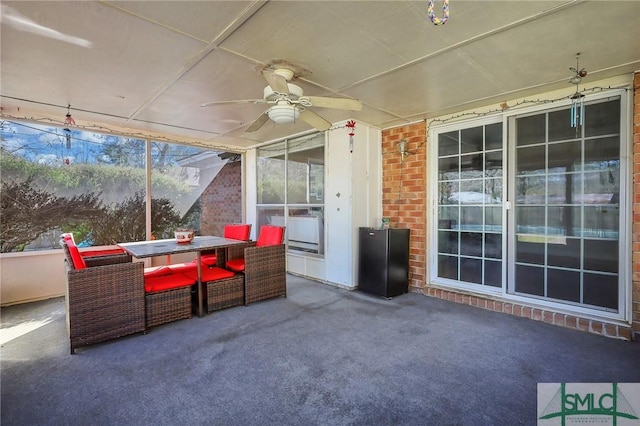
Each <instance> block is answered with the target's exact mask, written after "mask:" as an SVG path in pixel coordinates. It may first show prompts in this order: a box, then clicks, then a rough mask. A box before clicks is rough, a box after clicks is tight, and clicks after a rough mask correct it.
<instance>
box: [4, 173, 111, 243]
mask: <svg viewBox="0 0 640 426" xmlns="http://www.w3.org/2000/svg"><path fill="white" fill-rule="evenodd" d="M99 195H100V194H96V193H85V194H80V195H76V196H73V197H71V198H67V197H60V196H56V195H54V194H52V193H50V192H48V191H44V190H41V189H37V188H36V187H35V186H34V183H33V178H28V179H26V180H24V181H22V182H14V181H12V182H6V181H3V182H2V192H1V194H0V217H2V221H0V252H3V253H7V252H11V251H21V250H23V249H24V247H25V246H26V245H27V244H29V243H30V242H32V241H34V240H35V239H36V238H38V237H39V236H40V235H41V234H42V233H44V232H47V231H49V230H51V229H55V228H57V227H60V226H69V227H73V225H74V224H81V223H87V222H93V221H95V220H97V219H99V217H100V216H101V215H102V214H103V212H104V209H103V207H102V204H101V202H100V199H99Z"/></svg>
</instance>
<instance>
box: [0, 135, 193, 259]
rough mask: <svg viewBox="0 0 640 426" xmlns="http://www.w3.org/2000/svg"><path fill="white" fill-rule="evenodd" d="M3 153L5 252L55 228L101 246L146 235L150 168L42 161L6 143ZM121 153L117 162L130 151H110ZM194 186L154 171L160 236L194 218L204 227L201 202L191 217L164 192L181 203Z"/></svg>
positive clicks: (1, 236) (0, 241) (0, 226)
mask: <svg viewBox="0 0 640 426" xmlns="http://www.w3.org/2000/svg"><path fill="white" fill-rule="evenodd" d="M134 148H135V149H137V148H136V147H133V148H132V149H134ZM0 154H1V155H0V169H1V170H2V194H0V195H1V201H2V210H1V212H0V214H1V215H2V216H1V218H2V220H1V221H0V251H1V252H11V251H22V250H24V249H25V247H26V246H27V245H29V244H30V243H32V242H34V241H35V240H36V239H38V237H39V236H40V235H42V234H44V233H46V232H50V231H52V230H60V231H62V232H72V233H73V234H74V238H75V239H76V241H77V242H79V243H80V242H82V241H86V242H90V243H93V244H95V245H103V244H112V243H115V242H123V241H139V240H144V239H146V229H145V199H144V193H145V182H146V173H145V169H144V167H143V168H140V167H135V166H133V165H131V164H129V165H127V164H124V165H113V164H112V163H113V161H112V160H113V159H112V160H110V161H111V162H110V163H108V164H87V163H78V164H74V163H71V164H64V163H61V164H53V165H52V164H51V163H49V164H38V163H35V162H33V161H29V160H28V159H25V158H22V157H20V156H18V155H15V154H12V153H9V152H7V151H6V150H4V149H2V147H0ZM116 154H117V155H120V157H118V158H120V160H118V161H116V162H118V163H126V161H125V157H126V156H127V155H128V152H127V151H126V150H123V151H121V152H118V150H116V149H114V151H113V152H111V153H110V154H109V155H111V156H113V157H116ZM104 158H107V157H104ZM191 190H192V189H191V188H190V187H189V186H188V185H187V183H186V182H185V181H184V180H181V179H178V178H176V177H172V176H168V175H165V174H162V173H155V174H154V176H153V181H152V191H153V193H154V194H158V196H157V197H156V198H154V199H153V200H152V201H151V203H152V215H153V217H152V231H153V233H154V235H155V236H156V237H158V238H163V237H170V236H172V235H173V229H175V228H177V227H180V226H183V225H185V224H186V223H188V222H190V226H191V227H193V228H198V226H196V225H197V224H195V223H193V220H199V211H200V210H199V206H197V207H195V209H194V207H192V211H191V212H190V213H189V214H187V215H185V220H186V221H188V222H185V221H183V220H182V218H181V217H180V215H179V214H178V213H177V212H176V211H175V207H174V204H173V203H172V201H171V200H169V199H168V197H165V196H164V194H167V195H168V196H170V197H171V199H173V200H176V201H177V202H179V201H180V200H181V199H182V198H183V197H184V196H185V195H187V194H188V193H190V192H191ZM123 194H124V195H123ZM129 194H133V195H131V196H129V197H127V195H129ZM123 197H127V198H125V199H124V200H123Z"/></svg>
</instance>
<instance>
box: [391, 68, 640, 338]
mask: <svg viewBox="0 0 640 426" xmlns="http://www.w3.org/2000/svg"><path fill="white" fill-rule="evenodd" d="M633 103H634V110H633V111H634V114H633V241H632V242H633V248H632V250H633V254H632V256H633V258H632V259H633V260H632V273H633V275H632V317H633V320H632V321H633V322H632V326H631V327H627V326H624V325H616V324H610V323H606V322H603V321H598V320H594V319H590V318H583V317H578V316H574V315H570V314H565V313H560V312H554V311H551V310H545V309H539V308H534V307H531V306H526V305H523V304H518V303H510V302H507V301H503V300H495V299H492V298H490V297H485V296H480V295H475V294H471V293H464V292H460V291H455V290H451V289H443V288H438V287H435V286H429V285H427V282H426V280H427V275H426V270H427V258H426V256H427V251H426V244H427V235H426V220H427V217H426V206H427V203H426V190H427V187H426V182H427V155H426V152H425V151H426V143H425V141H426V124H425V123H424V122H420V123H414V124H411V125H407V126H403V127H396V128H393V129H387V130H385V131H383V132H382V153H383V157H382V169H383V175H382V181H383V184H382V211H383V215H384V216H387V217H390V218H391V224H392V226H394V227H399V228H402V227H407V228H410V229H411V241H410V250H411V256H410V260H409V262H410V265H409V274H410V282H409V285H410V290H411V291H420V292H422V293H423V294H426V295H427V296H432V297H438V298H441V299H445V300H449V301H452V302H457V303H464V304H467V305H471V306H476V307H479V308H482V309H489V310H492V311H497V312H502V313H506V314H510V315H516V316H519V317H524V318H528V319H532V320H536V321H544V322H547V323H550V324H554V325H559V326H562V327H567V328H573V329H577V330H582V331H587V332H590V333H595V334H601V335H604V336H608V337H615V338H621V339H626V340H636V341H638V340H640V72H638V73H636V74H635V76H634V96H633ZM402 139H406V141H407V146H408V150H409V151H410V152H412V153H413V154H412V155H410V156H408V157H407V158H406V159H405V161H404V162H402V161H401V159H400V153H399V151H398V143H399V142H400V141H401V140H402Z"/></svg>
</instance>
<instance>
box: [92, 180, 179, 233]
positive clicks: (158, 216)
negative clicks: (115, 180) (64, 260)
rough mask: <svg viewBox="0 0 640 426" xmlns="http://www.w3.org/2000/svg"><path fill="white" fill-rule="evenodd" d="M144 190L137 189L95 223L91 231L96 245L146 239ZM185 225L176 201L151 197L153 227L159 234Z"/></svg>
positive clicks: (153, 230) (110, 208)
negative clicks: (137, 190)
mask: <svg viewBox="0 0 640 426" xmlns="http://www.w3.org/2000/svg"><path fill="white" fill-rule="evenodd" d="M145 212H146V210H145V197H144V193H142V192H136V193H135V194H134V195H132V196H131V197H129V198H127V199H125V200H124V201H122V202H121V203H118V204H115V205H113V206H111V207H109V208H108V209H107V210H106V211H105V214H104V216H103V217H102V218H101V219H100V221H99V222H96V223H93V224H92V226H91V228H92V231H91V233H90V235H89V238H90V239H91V242H92V243H93V244H94V245H108V244H116V243H121V242H126V241H144V240H145V239H146V226H145V222H146V221H145ZM181 225H182V221H181V218H180V215H179V214H178V213H176V211H175V209H174V206H173V203H172V202H171V201H170V200H168V199H166V198H160V199H152V200H151V230H152V232H153V234H154V235H155V236H156V237H158V238H163V237H167V236H169V235H170V233H171V232H173V230H174V229H175V228H178V227H180V226H181Z"/></svg>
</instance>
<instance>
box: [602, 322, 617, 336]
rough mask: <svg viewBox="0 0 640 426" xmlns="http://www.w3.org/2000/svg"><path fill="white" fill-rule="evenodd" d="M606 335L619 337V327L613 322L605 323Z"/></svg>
mask: <svg viewBox="0 0 640 426" xmlns="http://www.w3.org/2000/svg"><path fill="white" fill-rule="evenodd" d="M603 331H604V335H605V336H609V337H617V336H618V327H616V326H615V325H613V324H604V329H603Z"/></svg>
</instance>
